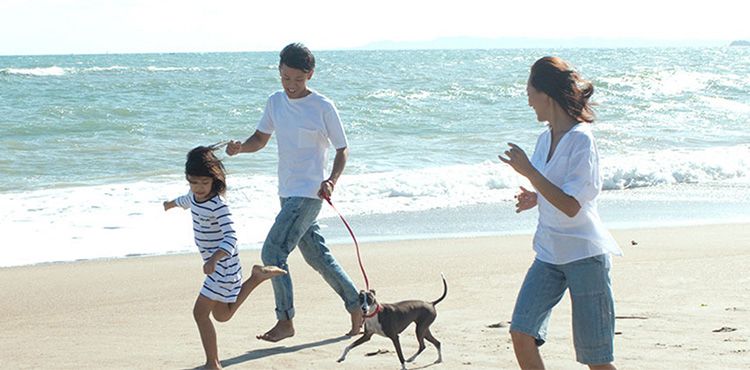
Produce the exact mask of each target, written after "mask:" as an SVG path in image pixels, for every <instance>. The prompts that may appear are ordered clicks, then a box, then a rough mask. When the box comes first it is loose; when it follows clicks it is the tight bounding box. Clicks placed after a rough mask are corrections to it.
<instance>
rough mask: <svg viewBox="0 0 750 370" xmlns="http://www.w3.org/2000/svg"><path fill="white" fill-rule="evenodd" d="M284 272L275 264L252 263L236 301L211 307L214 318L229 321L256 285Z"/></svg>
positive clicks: (284, 272) (218, 303)
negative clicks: (248, 275) (249, 272)
mask: <svg viewBox="0 0 750 370" xmlns="http://www.w3.org/2000/svg"><path fill="white" fill-rule="evenodd" d="M284 274H286V271H284V270H283V269H281V268H278V267H276V266H260V265H254V266H253V269H252V273H251V274H250V277H249V278H248V279H247V280H245V282H244V283H242V288H240V293H239V294H238V295H237V301H235V302H234V303H220V302H217V304H216V306H214V308H213V314H214V319H216V321H219V322H225V321H229V319H231V318H232V316H234V313H235V312H237V310H238V309H239V308H240V306H241V305H242V303H243V302H245V300H246V299H247V297H248V296H250V293H251V292H252V291H253V290H255V288H256V287H257V286H258V285H260V284H261V283H262V282H264V281H266V280H268V279H270V278H272V277H274V276H279V275H284Z"/></svg>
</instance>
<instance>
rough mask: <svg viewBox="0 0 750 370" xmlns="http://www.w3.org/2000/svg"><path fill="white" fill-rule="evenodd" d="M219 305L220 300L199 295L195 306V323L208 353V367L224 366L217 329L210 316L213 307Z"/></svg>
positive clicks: (218, 367) (204, 348) (204, 349)
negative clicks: (217, 338)
mask: <svg viewBox="0 0 750 370" xmlns="http://www.w3.org/2000/svg"><path fill="white" fill-rule="evenodd" d="M218 305H219V302H216V301H212V300H210V299H208V298H206V297H204V296H202V295H198V299H196V301H195V306H193V318H195V323H196V324H198V332H199V333H200V335H201V342H202V343H203V351H204V352H205V353H206V365H205V368H206V369H221V368H222V367H221V362H219V349H218V348H217V345H216V330H215V329H214V324H213V323H212V322H211V316H210V315H211V311H212V310H213V308H214V307H215V306H218Z"/></svg>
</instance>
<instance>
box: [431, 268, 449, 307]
mask: <svg viewBox="0 0 750 370" xmlns="http://www.w3.org/2000/svg"><path fill="white" fill-rule="evenodd" d="M440 277H441V278H442V279H443V295H442V296H441V297H440V298H438V299H437V300H436V301H434V302H432V305H433V306H434V305H436V304H438V303H440V302H441V301H442V300H443V299H445V296H446V295H448V283H447V282H446V281H445V275H443V273H440Z"/></svg>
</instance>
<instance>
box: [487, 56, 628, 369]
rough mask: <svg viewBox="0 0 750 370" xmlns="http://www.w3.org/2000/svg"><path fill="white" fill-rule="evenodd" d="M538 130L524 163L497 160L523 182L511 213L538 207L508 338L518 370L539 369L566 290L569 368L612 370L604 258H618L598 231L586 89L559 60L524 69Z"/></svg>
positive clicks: (515, 150)
mask: <svg viewBox="0 0 750 370" xmlns="http://www.w3.org/2000/svg"><path fill="white" fill-rule="evenodd" d="M526 92H527V94H528V97H529V106H531V107H532V108H533V109H534V111H535V112H536V115H537V120H539V121H540V122H548V129H547V130H545V131H544V132H543V133H542V134H541V135H540V136H539V139H538V140H537V143H536V148H535V149H534V154H533V155H532V157H531V159H530V160H529V158H528V157H527V155H526V153H525V152H524V151H523V150H522V149H521V148H520V147H518V146H517V145H515V144H513V143H508V146H509V147H510V148H509V149H508V150H507V151H505V157H503V156H499V158H500V160H501V161H503V162H504V163H507V164H508V165H510V166H511V167H513V169H514V170H516V172H518V173H519V174H521V175H522V176H524V177H526V178H527V179H528V180H529V182H530V183H531V185H532V186H533V187H534V189H535V191H529V190H527V189H525V188H523V187H521V192H520V193H519V194H518V195H517V196H516V198H517V200H518V202H517V203H516V212H522V211H525V210H528V209H531V208H533V207H535V206H538V209H539V223H538V226H537V229H536V233H535V234H534V243H533V244H534V251H535V252H536V258H535V259H534V262H533V263H532V265H531V267H530V268H529V271H528V272H527V274H526V278H525V279H524V282H523V285H522V286H521V290H520V292H519V294H518V299H517V301H516V306H515V309H514V310H513V318H512V321H511V327H510V332H511V337H512V339H513V349H514V351H515V354H516V359H517V360H518V364H519V366H520V367H521V368H523V369H543V368H544V363H543V361H542V358H541V356H540V354H539V350H538V346H541V345H542V344H543V343H544V341H545V339H546V336H547V325H548V322H549V317H550V314H551V312H552V308H553V307H554V306H555V305H556V304H557V303H558V302H559V301H560V299H562V296H563V294H564V293H565V290H567V289H570V297H571V305H572V308H573V341H574V345H575V350H576V360H577V361H578V362H580V363H583V364H586V365H588V366H589V368H591V369H614V368H615V367H614V365H613V364H612V362H613V361H614V356H613V352H614V350H613V349H614V348H613V347H614V325H615V312H614V299H613V295H612V287H611V284H610V278H609V268H610V258H609V254H616V255H621V254H622V252H621V251H620V248H619V247H618V246H617V243H616V242H615V240H614V239H613V238H612V236H611V235H610V234H609V232H608V231H607V230H606V229H605V228H604V227H603V225H602V222H601V220H600V219H599V213H598V211H597V205H596V197H597V195H598V194H599V192H600V191H601V187H602V181H601V178H600V176H599V154H598V152H597V149H596V143H595V141H594V136H593V134H592V132H591V127H590V123H591V122H593V121H594V113H593V111H592V109H591V105H590V102H589V98H590V97H591V95H592V94H593V93H594V87H593V85H592V84H591V83H590V82H588V81H585V80H583V79H582V78H581V76H580V75H579V74H578V73H577V72H575V71H574V70H572V69H571V68H570V66H569V65H568V64H567V63H566V62H565V61H563V60H562V59H560V58H557V57H544V58H541V59H539V60H538V61H536V63H534V65H533V66H532V67H531V73H530V76H529V80H528V83H527V86H526Z"/></svg>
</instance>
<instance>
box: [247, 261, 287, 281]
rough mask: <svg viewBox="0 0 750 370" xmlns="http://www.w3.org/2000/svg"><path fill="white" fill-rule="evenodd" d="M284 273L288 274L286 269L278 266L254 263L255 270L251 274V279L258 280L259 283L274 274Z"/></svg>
mask: <svg viewBox="0 0 750 370" xmlns="http://www.w3.org/2000/svg"><path fill="white" fill-rule="evenodd" d="M284 274H286V271H285V270H284V269H282V268H279V267H276V266H261V265H253V270H252V273H251V274H250V279H253V280H256V281H257V282H258V283H261V282H263V281H265V280H268V279H270V278H272V277H274V276H281V275H284Z"/></svg>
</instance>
